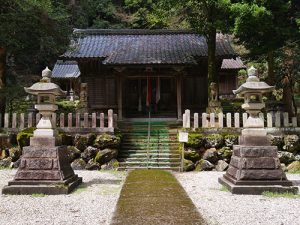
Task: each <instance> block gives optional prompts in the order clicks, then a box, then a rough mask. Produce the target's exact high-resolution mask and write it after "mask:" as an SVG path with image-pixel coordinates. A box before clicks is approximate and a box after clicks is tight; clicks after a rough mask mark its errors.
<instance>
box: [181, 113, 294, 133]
mask: <svg viewBox="0 0 300 225" xmlns="http://www.w3.org/2000/svg"><path fill="white" fill-rule="evenodd" d="M259 116H260V117H261V118H262V119H263V121H264V123H265V127H267V128H273V127H274V128H287V127H292V128H295V127H297V125H298V124H297V117H292V118H289V115H288V113H286V112H284V113H282V112H274V113H272V112H270V113H267V114H266V115H264V114H263V113H260V114H259ZM182 118H183V124H182V126H183V128H194V129H196V128H199V127H202V128H226V127H227V128H241V127H244V126H245V122H246V120H247V118H248V114H247V113H243V114H240V113H234V114H232V113H226V114H223V113H218V114H217V115H216V114H215V113H210V114H207V113H202V116H201V118H199V114H198V113H194V117H193V121H192V122H193V124H191V115H190V110H188V109H187V110H185V113H184V114H183V117H182Z"/></svg>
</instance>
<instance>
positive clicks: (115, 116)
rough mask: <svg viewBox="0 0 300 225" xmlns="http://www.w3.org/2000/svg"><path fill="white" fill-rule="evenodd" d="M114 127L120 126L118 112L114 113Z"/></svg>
mask: <svg viewBox="0 0 300 225" xmlns="http://www.w3.org/2000/svg"><path fill="white" fill-rule="evenodd" d="M114 128H118V114H116V113H114Z"/></svg>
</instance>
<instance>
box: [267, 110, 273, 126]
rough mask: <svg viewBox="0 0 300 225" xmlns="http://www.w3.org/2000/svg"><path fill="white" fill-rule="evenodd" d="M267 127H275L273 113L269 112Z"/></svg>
mask: <svg viewBox="0 0 300 225" xmlns="http://www.w3.org/2000/svg"><path fill="white" fill-rule="evenodd" d="M267 127H269V128H271V127H273V114H272V113H267Z"/></svg>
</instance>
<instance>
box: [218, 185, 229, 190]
mask: <svg viewBox="0 0 300 225" xmlns="http://www.w3.org/2000/svg"><path fill="white" fill-rule="evenodd" d="M220 191H224V192H229V190H228V188H227V187H226V186H224V185H222V187H221V188H220Z"/></svg>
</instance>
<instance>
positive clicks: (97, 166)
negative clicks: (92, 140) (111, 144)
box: [85, 159, 100, 170]
mask: <svg viewBox="0 0 300 225" xmlns="http://www.w3.org/2000/svg"><path fill="white" fill-rule="evenodd" d="M85 169H86V170H100V164H99V163H97V162H95V161H94V160H93V159H90V160H89V161H88V163H87V164H86V166H85Z"/></svg>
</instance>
